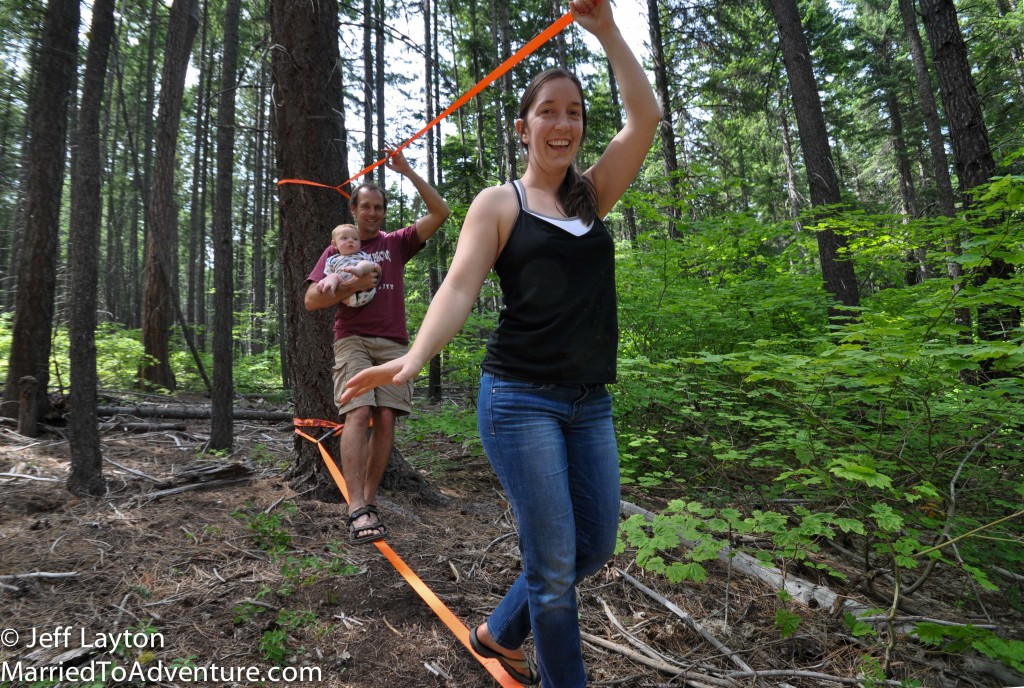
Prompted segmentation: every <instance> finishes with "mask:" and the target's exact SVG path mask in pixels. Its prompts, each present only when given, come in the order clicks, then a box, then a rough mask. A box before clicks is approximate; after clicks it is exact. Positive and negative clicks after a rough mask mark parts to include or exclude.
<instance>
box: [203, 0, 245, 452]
mask: <svg viewBox="0 0 1024 688" xmlns="http://www.w3.org/2000/svg"><path fill="white" fill-rule="evenodd" d="M240 12H241V0H227V3H226V4H225V7H224V60H223V62H222V63H221V81H220V104H219V105H218V107H217V196H216V209H215V210H214V223H213V283H214V299H215V301H214V309H213V398H212V401H213V418H212V422H211V425H210V445H209V446H210V449H231V446H232V444H233V443H234V422H233V419H232V418H231V401H232V398H233V397H234V383H233V381H232V367H233V366H232V364H233V357H232V353H233V350H234V316H235V311H234V293H235V289H234V281H233V277H234V275H233V272H234V264H233V263H234V261H233V257H232V249H231V241H232V234H233V233H232V231H231V205H232V197H231V190H232V181H233V179H234V171H235V170H234V162H235V86H236V82H237V79H238V76H237V74H238V17H239V14H240Z"/></svg>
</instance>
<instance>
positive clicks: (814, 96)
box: [772, 0, 860, 317]
mask: <svg viewBox="0 0 1024 688" xmlns="http://www.w3.org/2000/svg"><path fill="white" fill-rule="evenodd" d="M772 13H773V14H774V16H775V23H776V25H777V27H778V31H779V45H780V47H781V48H782V57H783V61H784V62H785V65H786V74H787V75H788V76H789V91H790V95H791V96H792V98H793V108H794V110H795V111H796V123H797V130H798V131H799V133H800V147H801V149H802V150H803V158H804V166H805V167H806V168H807V182H808V185H809V186H810V192H811V205H813V206H814V207H815V208H818V209H820V210H822V211H825V215H827V210H826V207H828V206H834V205H837V204H838V203H839V201H840V196H839V178H838V177H837V176H836V170H835V166H834V164H833V159H832V149H831V146H830V145H829V142H828V131H827V130H826V128H825V115H824V113H823V111H822V107H821V98H820V97H819V96H818V85H817V82H816V81H815V78H814V71H813V70H812V67H811V54H810V50H809V49H808V47H807V39H806V38H805V37H804V32H803V25H802V24H801V21H800V12H799V10H798V8H797V3H796V0H772ZM825 215H823V216H822V217H824V216H825ZM816 237H817V240H818V256H819V259H820V260H821V273H822V277H823V278H824V281H825V289H826V290H827V291H828V292H829V293H830V294H832V296H833V297H835V299H836V301H838V302H839V304H841V306H851V307H852V306H857V305H859V303H860V292H859V288H858V285H857V279H856V276H855V275H854V271H853V263H852V262H851V261H850V260H849V259H847V258H844V257H842V253H843V251H844V249H845V248H846V245H847V241H846V237H844V236H842V235H840V234H836V233H835V231H833V230H832V229H830V228H825V229H820V230H818V231H817V232H816ZM829 310H830V314H831V315H832V316H839V317H849V311H845V310H844V309H843V308H841V307H840V308H830V309H829Z"/></svg>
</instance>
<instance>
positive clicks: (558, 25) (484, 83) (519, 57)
mask: <svg viewBox="0 0 1024 688" xmlns="http://www.w3.org/2000/svg"><path fill="white" fill-rule="evenodd" d="M572 22H573V19H572V13H571V12H566V13H565V14H563V15H562V16H561V18H559V19H558V20H556V21H555V22H554V23H553V24H552V25H551V26H549V27H548V28H546V29H544V30H543V31H541V32H540V33H539V34H537V35H536V36H535V37H534V38H533V39H532V40H531V41H530V42H529V43H527V44H526V45H524V46H523V47H522V48H520V49H519V50H517V51H516V53H515V54H514V55H513V56H512V57H510V58H508V59H507V60H505V61H504V62H502V63H501V64H500V65H498V66H497V67H495V68H494V70H493V71H492V72H491V73H490V74H488V75H487V76H485V77H484V78H483V79H481V80H480V81H479V82H478V83H477V84H476V85H475V86H473V87H472V88H471V89H469V90H468V91H466V92H465V93H463V94H462V95H461V96H460V97H459V99H458V100H456V101H455V102H454V103H452V104H451V105H449V106H448V107H447V108H446V109H445V110H444V112H442V113H441V114H439V115H438V116H437V117H435V118H434V119H432V120H430V122H428V123H427V125H426V126H424V127H423V128H422V129H420V130H419V131H418V132H416V133H415V134H413V135H412V136H411V137H409V139H408V140H407V141H406V142H405V143H403V144H402V145H400V146H398V147H397V148H395V151H394V152H395V153H397V152H398V151H400V150H402V149H404V148H406V147H407V146H408V145H409V144H410V143H412V142H413V141H415V140H416V139H418V138H419V137H421V136H423V134H425V133H427V132H428V131H429V130H430V129H431V128H432V127H433V126H435V125H436V124H438V123H439V122H441V120H443V119H445V118H446V117H448V115H450V114H452V113H453V112H455V111H456V110H458V109H459V108H460V107H462V106H463V105H465V104H466V103H467V102H469V100H470V99H471V98H472V97H473V96H475V95H476V94H477V93H480V91H482V90H484V89H485V88H487V87H488V86H490V85H491V84H492V83H494V82H495V81H496V80H497V79H498V78H499V77H501V76H502V75H503V74H505V72H507V71H509V70H510V69H512V68H513V67H515V66H516V65H517V64H519V63H520V62H522V61H523V59H524V58H526V56H527V55H529V54H530V53H532V52H533V51H535V50H536V49H537V48H539V47H540V46H541V45H543V44H544V43H547V42H548V41H549V40H551V38H552V37H553V36H555V34H557V33H558V32H559V31H561V30H562V29H564V28H565V27H567V26H569V24H572ZM385 162H387V157H384V158H381V159H380V160H378V161H377V162H375V163H373V164H372V165H370V166H369V167H365V168H363V169H362V170H360V171H359V172H357V173H356V174H354V175H353V176H352V177H350V178H349V179H348V180H346V181H344V182H342V183H341V184H338V185H337V186H328V185H327V184H319V183H317V182H310V181H306V180H305V179H281V180H280V181H278V182H277V184H278V186H280V185H282V184H306V185H308V186H319V187H321V188H324V189H334V190H335V191H337V192H338V193H340V194H341V195H342V196H344V197H345V198H351V196H349V194H347V193H345V192H344V191H342V189H343V188H344V187H345V186H348V184H349V183H351V182H353V181H355V180H356V179H359V178H360V177H362V176H363V175H364V174H369V173H370V172H373V171H374V170H375V169H377V168H378V167H380V166H381V165H383V164H384V163H385Z"/></svg>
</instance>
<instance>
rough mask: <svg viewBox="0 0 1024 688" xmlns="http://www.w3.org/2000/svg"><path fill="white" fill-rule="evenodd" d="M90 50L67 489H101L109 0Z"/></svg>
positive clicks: (74, 280)
mask: <svg viewBox="0 0 1024 688" xmlns="http://www.w3.org/2000/svg"><path fill="white" fill-rule="evenodd" d="M89 34H90V39H89V50H88V53H87V56H86V61H85V76H84V81H83V84H82V103H81V106H80V107H79V111H78V133H77V135H76V136H75V143H76V148H75V149H74V152H73V153H72V156H71V228H70V232H69V236H68V257H69V260H70V264H71V295H72V298H71V302H70V304H69V306H70V322H69V330H70V339H71V352H70V353H71V395H70V400H69V402H70V414H69V419H68V431H69V435H70V439H71V442H70V446H71V471H70V473H69V474H68V480H67V488H68V491H70V492H71V493H72V494H77V495H92V496H101V495H104V494H106V491H107V485H106V482H105V481H104V480H103V457H102V454H101V453H100V434H99V429H98V427H97V420H96V390H97V388H98V382H97V376H96V320H97V318H96V306H97V300H98V296H99V261H100V256H99V246H100V221H101V218H102V212H101V207H102V205H101V203H102V200H101V198H100V180H101V178H102V177H101V175H102V170H103V164H102V160H101V158H100V137H99V134H100V106H101V104H102V102H103V87H104V81H105V77H106V72H107V58H108V57H109V55H110V43H111V38H112V37H113V34H114V0H94V2H93V6H92V27H91V29H90V31H89Z"/></svg>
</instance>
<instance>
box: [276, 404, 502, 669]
mask: <svg viewBox="0 0 1024 688" xmlns="http://www.w3.org/2000/svg"><path fill="white" fill-rule="evenodd" d="M295 425H296V428H295V434H296V435H300V436H302V437H305V438H306V439H307V440H309V441H310V442H312V443H313V444H315V445H316V446H317V448H318V449H319V450H320V456H321V457H322V458H323V460H324V464H325V465H326V466H327V470H328V471H329V472H330V474H331V477H332V478H334V482H335V483H336V484H337V486H338V489H339V490H341V495H342V496H343V497H344V498H345V502H348V487H347V485H346V484H345V478H344V477H343V476H342V475H341V471H340V470H339V469H338V464H337V463H335V462H334V459H333V458H331V455H330V453H329V452H328V451H327V449H326V448H325V447H324V445H323V444H322V442H323V440H324V439H326V438H327V436H328V435H332V434H336V432H338V431H340V430H341V428H342V427H343V426H342V425H340V424H338V423H333V422H331V421H317V420H312V421H310V420H305V419H300V418H296V419H295ZM300 425H301V426H305V427H310V426H319V427H329V426H336V427H335V428H334V429H332V430H331V431H330V432H328V433H327V435H324V436H323V437H321V438H320V439H319V440H318V439H315V438H314V437H312V436H311V435H309V434H307V433H306V432H305V431H303V430H300V429H299V426H300ZM373 544H374V545H376V546H377V549H378V550H380V553H381V554H383V555H384V557H385V558H386V559H387V560H388V561H389V562H391V565H392V566H394V567H395V570H396V571H398V573H400V574H401V576H402V578H404V579H405V582H406V583H408V584H409V587H411V588H412V589H413V590H415V591H416V593H417V594H418V595H419V596H420V598H422V600H423V601H424V602H426V603H427V606H428V607H430V608H431V609H432V610H433V611H434V613H435V614H436V615H437V617H438V618H439V619H441V621H442V622H443V623H444V625H445V626H447V627H448V628H449V630H451V632H452V633H453V634H454V635H455V637H456V638H458V640H459V642H461V643H462V644H463V645H464V646H465V647H466V649H468V650H469V651H470V653H472V655H473V656H474V657H476V658H477V660H478V661H479V662H480V663H481V664H482V665H483V667H484V669H486V670H487V672H488V673H489V674H490V675H491V676H492V677H494V680H495V681H497V682H498V684H499V685H501V686H502V688H519V687H520V686H521V685H522V684H520V683H519V681H516V680H515V679H514V678H512V677H511V676H509V675H508V672H506V671H505V669H504V668H502V666H501V664H499V663H498V660H496V659H489V658H486V657H481V656H480V655H478V654H476V653H475V652H473V648H472V647H471V646H470V644H469V629H468V628H467V627H466V625H465V624H464V623H462V622H461V621H459V619H458V618H457V617H456V616H455V614H453V613H452V611H451V610H450V609H448V607H447V606H446V605H445V603H444V602H442V601H441V600H440V599H439V598H438V596H437V595H435V594H434V591H433V590H431V589H430V588H429V587H427V584H426V583H424V582H423V580H422V579H421V578H420V577H419V576H417V575H416V573H415V572H414V571H413V570H412V569H411V568H409V566H408V564H406V563H405V562H404V561H403V560H402V558H401V557H400V556H398V554H397V553H396V552H395V550H393V549H391V546H390V545H389V544H388V543H386V542H384V541H383V540H377V541H376V542H374V543H373Z"/></svg>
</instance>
